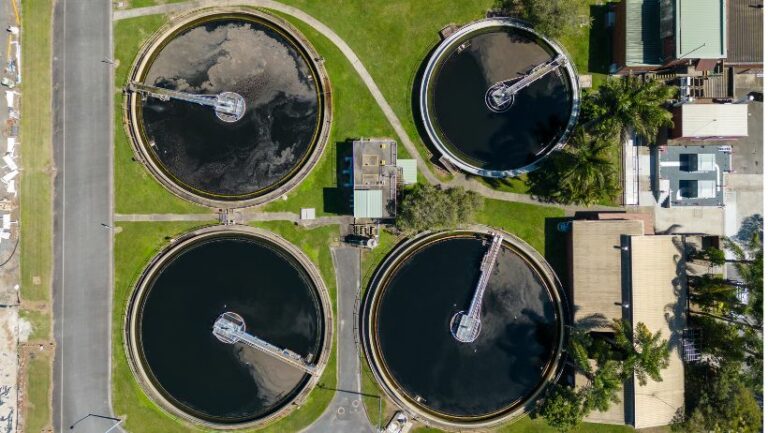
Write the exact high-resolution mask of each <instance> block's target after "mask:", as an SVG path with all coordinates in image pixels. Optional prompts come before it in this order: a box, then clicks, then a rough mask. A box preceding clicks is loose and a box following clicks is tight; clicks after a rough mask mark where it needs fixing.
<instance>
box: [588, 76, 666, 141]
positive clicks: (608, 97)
mask: <svg viewBox="0 0 768 433" xmlns="http://www.w3.org/2000/svg"><path fill="white" fill-rule="evenodd" d="M674 92H675V90H674V88H672V87H669V86H666V85H665V84H663V83H661V82H659V81H655V80H651V81H645V80H643V79H641V78H638V77H633V76H629V77H626V78H616V79H609V80H607V81H605V82H604V83H603V85H601V86H600V87H599V88H598V89H597V90H596V91H593V92H590V93H589V94H587V96H586V97H585V98H584V103H583V105H582V113H583V115H584V118H585V120H586V122H587V124H588V125H589V126H590V127H591V129H592V130H594V131H595V132H596V133H598V134H600V135H602V136H604V137H615V136H616V135H617V134H622V135H626V134H627V132H628V130H629V129H633V130H634V131H635V132H637V134H638V135H639V136H641V137H643V138H645V139H646V140H647V141H649V142H653V141H654V140H655V138H656V135H657V134H658V133H659V130H660V129H661V128H663V127H669V126H672V125H673V123H672V113H670V112H669V111H668V110H667V109H666V108H664V104H665V103H666V102H667V101H668V100H669V99H670V98H672V96H673V95H674Z"/></svg>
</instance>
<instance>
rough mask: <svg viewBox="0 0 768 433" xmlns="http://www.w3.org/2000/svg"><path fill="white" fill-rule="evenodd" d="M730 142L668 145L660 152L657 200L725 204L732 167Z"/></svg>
mask: <svg viewBox="0 0 768 433" xmlns="http://www.w3.org/2000/svg"><path fill="white" fill-rule="evenodd" d="M730 152H731V148H730V146H727V145H716V144H715V145H706V146H702V145H687V146H667V147H665V148H664V149H663V151H661V152H659V167H658V170H657V173H658V174H659V177H658V181H657V194H658V200H659V202H660V203H662V205H663V206H665V207H671V206H723V205H724V204H725V193H724V185H725V181H724V177H725V173H727V172H729V171H731V153H730Z"/></svg>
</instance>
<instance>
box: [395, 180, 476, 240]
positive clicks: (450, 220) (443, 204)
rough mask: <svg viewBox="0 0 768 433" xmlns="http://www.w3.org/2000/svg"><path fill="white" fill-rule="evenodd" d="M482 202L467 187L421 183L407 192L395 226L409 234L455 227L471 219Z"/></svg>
mask: <svg viewBox="0 0 768 433" xmlns="http://www.w3.org/2000/svg"><path fill="white" fill-rule="evenodd" d="M482 204H483V201H482V198H481V197H480V196H478V195H477V194H476V193H474V192H472V191H465V190H464V189H463V188H449V189H442V188H440V187H437V186H433V185H429V184H427V185H422V184H419V185H416V186H414V187H413V188H411V189H410V190H408V191H407V192H406V193H405V196H404V197H403V200H402V201H401V203H400V210H399V213H398V216H397V219H396V221H395V225H396V226H397V228H398V229H399V230H400V231H402V232H404V233H405V234H414V233H418V232H420V231H424V230H439V229H450V228H455V227H457V226H459V225H462V224H467V223H469V222H471V221H472V218H473V216H474V212H475V211H476V210H477V209H479V208H481V207H482Z"/></svg>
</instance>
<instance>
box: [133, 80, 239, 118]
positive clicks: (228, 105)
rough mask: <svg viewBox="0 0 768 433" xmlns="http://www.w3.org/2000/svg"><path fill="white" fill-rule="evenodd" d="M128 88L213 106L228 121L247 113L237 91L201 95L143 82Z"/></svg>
mask: <svg viewBox="0 0 768 433" xmlns="http://www.w3.org/2000/svg"><path fill="white" fill-rule="evenodd" d="M128 90H130V91H132V92H137V93H141V94H142V95H145V96H151V97H153V98H157V99H159V100H161V101H170V100H171V99H175V100H177V101H185V102H192V103H195V104H200V105H204V106H208V107H213V110H214V111H215V113H216V117H218V118H219V120H221V121H223V122H227V123H234V122H237V121H238V120H240V119H242V118H243V116H244V115H245V98H243V97H242V96H241V95H239V94H237V93H235V92H222V93H219V94H218V95H199V94H195V93H187V92H180V91H178V90H170V89H165V88H162V87H156V86H149V85H146V84H142V83H137V82H131V83H130V84H129V85H128Z"/></svg>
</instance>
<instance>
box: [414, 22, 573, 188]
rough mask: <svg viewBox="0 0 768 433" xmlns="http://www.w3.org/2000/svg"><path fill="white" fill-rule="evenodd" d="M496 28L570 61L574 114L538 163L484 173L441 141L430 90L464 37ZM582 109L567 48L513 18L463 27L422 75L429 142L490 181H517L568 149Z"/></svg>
mask: <svg viewBox="0 0 768 433" xmlns="http://www.w3.org/2000/svg"><path fill="white" fill-rule="evenodd" d="M493 27H510V28H514V29H519V30H523V31H527V32H529V33H531V34H533V35H534V36H536V37H537V38H539V39H541V40H542V41H544V42H545V43H547V44H548V45H549V46H550V47H551V48H552V49H553V50H554V51H555V52H556V53H559V54H563V55H564V56H566V58H567V59H568V61H567V62H566V63H565V69H566V71H567V72H568V74H567V75H568V80H569V84H570V86H571V114H570V118H569V120H568V124H567V125H566V127H565V129H564V130H563V133H562V134H561V135H560V137H559V138H558V139H557V142H556V143H555V144H553V145H550V148H549V149H548V150H547V151H546V152H544V153H543V154H541V155H539V157H538V158H537V159H536V160H535V161H533V162H532V163H530V164H528V165H526V166H523V167H519V168H514V169H509V170H489V169H484V168H482V167H478V166H476V165H473V164H470V163H468V162H466V161H464V159H462V158H461V157H459V156H458V155H456V154H455V152H453V151H451V150H450V148H449V146H447V145H446V144H445V143H444V142H443V140H442V139H441V138H440V135H439V134H438V132H437V130H436V128H435V122H436V119H432V116H431V115H430V111H431V110H430V109H429V102H430V89H431V86H432V81H433V78H434V76H435V73H436V69H437V67H438V66H439V65H440V63H441V60H443V58H444V57H443V56H444V55H446V54H447V53H448V49H449V48H451V47H452V46H453V45H454V44H455V43H456V42H457V41H459V40H460V39H461V38H463V37H464V36H467V35H470V34H472V33H475V32H477V31H480V30H483V29H487V28H493ZM580 109H581V90H580V86H579V80H578V73H577V71H576V66H575V65H574V64H573V61H572V60H571V57H570V56H569V55H568V53H567V52H566V50H565V48H563V47H562V46H561V45H560V44H559V43H557V42H556V41H554V40H552V39H550V38H548V37H546V36H544V35H543V34H541V33H539V32H537V31H536V30H534V29H533V28H532V27H531V26H529V25H528V24H527V23H526V22H524V21H522V20H519V19H515V18H509V17H493V18H485V19H481V20H477V21H473V22H471V23H469V24H466V25H464V26H462V27H460V28H459V29H458V30H456V31H455V32H454V33H452V34H451V35H449V36H448V37H446V38H445V39H443V40H442V41H441V42H440V43H439V44H438V45H437V47H436V48H435V49H434V50H433V51H432V53H431V54H430V57H429V60H428V62H427V65H426V67H425V68H424V72H423V73H422V77H421V84H420V85H419V120H420V121H421V124H422V126H423V127H424V130H425V132H426V133H427V136H428V137H429V140H430V141H431V142H432V144H433V145H434V146H435V148H436V149H437V150H438V151H439V152H440V154H441V155H442V156H443V157H444V158H446V159H447V160H448V161H449V162H450V163H451V164H453V165H454V166H456V167H458V168H460V169H461V170H463V171H465V172H467V173H470V174H474V175H477V176H483V177H489V178H504V177H515V176H520V175H522V174H525V173H529V172H531V171H533V170H535V169H536V168H537V167H538V164H539V163H540V162H541V161H542V160H544V159H545V158H546V157H548V156H549V155H550V154H552V152H554V151H556V150H560V149H562V148H563V147H564V146H565V145H566V143H567V141H568V139H569V138H570V135H571V133H572V132H573V129H574V128H575V127H576V123H577V122H578V119H579V112H580Z"/></svg>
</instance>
